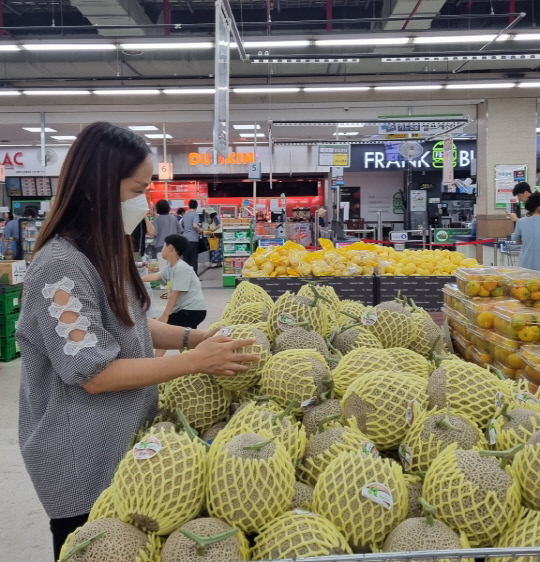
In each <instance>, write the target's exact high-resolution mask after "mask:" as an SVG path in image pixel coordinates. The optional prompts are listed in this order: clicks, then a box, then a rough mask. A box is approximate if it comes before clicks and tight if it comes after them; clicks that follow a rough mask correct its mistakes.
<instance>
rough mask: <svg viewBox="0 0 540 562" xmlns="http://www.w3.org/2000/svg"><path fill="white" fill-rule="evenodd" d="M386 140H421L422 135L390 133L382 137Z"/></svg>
mask: <svg viewBox="0 0 540 562" xmlns="http://www.w3.org/2000/svg"><path fill="white" fill-rule="evenodd" d="M384 138H385V139H386V140H408V139H421V138H422V133H392V134H389V135H384Z"/></svg>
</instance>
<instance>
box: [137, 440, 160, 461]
mask: <svg viewBox="0 0 540 562" xmlns="http://www.w3.org/2000/svg"><path fill="white" fill-rule="evenodd" d="M160 451H161V441H160V440H159V439H157V438H156V437H149V438H148V439H147V440H146V441H139V442H138V443H136V444H135V446H134V447H133V458H134V459H136V460H138V461H143V460H146V459H151V458H152V457H155V456H156V455H157V454H158V453H159V452H160Z"/></svg>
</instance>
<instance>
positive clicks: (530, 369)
mask: <svg viewBox="0 0 540 562" xmlns="http://www.w3.org/2000/svg"><path fill="white" fill-rule="evenodd" d="M519 356H520V357H521V359H522V360H523V364H524V369H523V377H524V378H526V379H527V380H528V381H529V382H531V383H532V384H533V385H536V386H538V385H540V345H524V346H523V347H522V348H521V349H520V351H519Z"/></svg>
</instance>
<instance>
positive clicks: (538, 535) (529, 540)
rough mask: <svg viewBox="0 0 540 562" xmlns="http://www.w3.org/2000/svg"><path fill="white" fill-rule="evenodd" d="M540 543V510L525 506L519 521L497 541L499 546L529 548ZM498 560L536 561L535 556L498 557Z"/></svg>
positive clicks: (512, 561) (500, 561)
mask: <svg viewBox="0 0 540 562" xmlns="http://www.w3.org/2000/svg"><path fill="white" fill-rule="evenodd" d="M539 544H540V511H534V510H532V509H527V508H526V507H523V508H522V509H521V511H520V513H519V516H518V518H517V521H516V522H515V523H514V525H512V526H511V527H510V528H508V529H507V530H506V531H505V532H504V533H503V534H502V535H501V536H500V537H499V540H498V541H497V544H495V545H494V546H495V547H498V548H527V547H537V546H538V545H539ZM496 560H497V561H498V562H535V560H536V557H535V556H512V557H505V558H497V559H496Z"/></svg>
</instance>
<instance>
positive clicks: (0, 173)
mask: <svg viewBox="0 0 540 562" xmlns="http://www.w3.org/2000/svg"><path fill="white" fill-rule="evenodd" d="M5 181H6V167H5V166H0V182H1V183H4V182H5Z"/></svg>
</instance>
